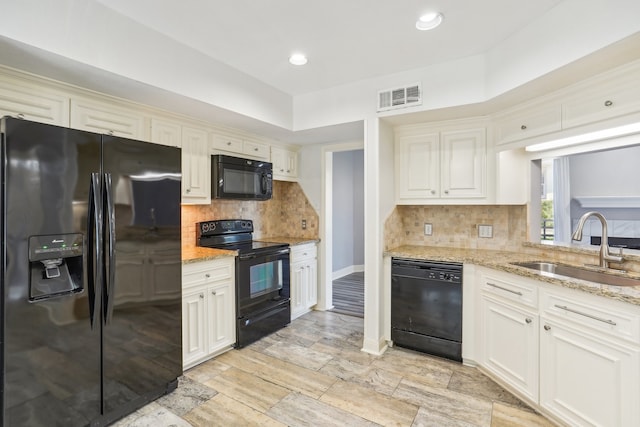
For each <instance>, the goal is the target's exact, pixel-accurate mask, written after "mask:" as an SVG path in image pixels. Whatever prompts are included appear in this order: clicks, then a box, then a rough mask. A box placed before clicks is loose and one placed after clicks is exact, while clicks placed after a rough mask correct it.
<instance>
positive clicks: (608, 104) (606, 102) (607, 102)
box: [604, 99, 613, 107]
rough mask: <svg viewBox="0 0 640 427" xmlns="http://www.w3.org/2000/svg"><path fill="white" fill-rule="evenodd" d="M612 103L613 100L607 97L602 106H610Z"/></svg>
mask: <svg viewBox="0 0 640 427" xmlns="http://www.w3.org/2000/svg"><path fill="white" fill-rule="evenodd" d="M612 105H613V101H611V100H609V99H607V100H606V101H604V106H605V107H611V106H612Z"/></svg>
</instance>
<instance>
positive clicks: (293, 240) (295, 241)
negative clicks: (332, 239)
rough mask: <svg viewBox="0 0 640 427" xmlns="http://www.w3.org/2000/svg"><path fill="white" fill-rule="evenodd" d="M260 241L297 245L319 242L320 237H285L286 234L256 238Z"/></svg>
mask: <svg viewBox="0 0 640 427" xmlns="http://www.w3.org/2000/svg"><path fill="white" fill-rule="evenodd" d="M255 240H256V241H258V242H272V243H288V244H289V246H297V245H304V244H307V243H319V242H320V239H315V238H309V237H285V236H276V237H261V238H259V239H255Z"/></svg>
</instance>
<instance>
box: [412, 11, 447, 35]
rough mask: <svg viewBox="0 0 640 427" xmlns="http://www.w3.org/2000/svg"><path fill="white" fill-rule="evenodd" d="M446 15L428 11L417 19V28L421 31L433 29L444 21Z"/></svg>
mask: <svg viewBox="0 0 640 427" xmlns="http://www.w3.org/2000/svg"><path fill="white" fill-rule="evenodd" d="M443 19H444V15H443V14H441V13H440V12H433V13H427V14H425V15H422V16H421V17H420V19H418V20H417V21H416V28H417V29H419V30H420V31H426V30H433V29H434V28H436V27H437V26H438V25H440V24H441V23H442V20H443Z"/></svg>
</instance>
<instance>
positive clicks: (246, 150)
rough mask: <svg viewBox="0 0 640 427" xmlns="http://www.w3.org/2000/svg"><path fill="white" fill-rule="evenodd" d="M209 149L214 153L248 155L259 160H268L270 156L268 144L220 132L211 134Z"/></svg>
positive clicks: (237, 155) (236, 155)
mask: <svg viewBox="0 0 640 427" xmlns="http://www.w3.org/2000/svg"><path fill="white" fill-rule="evenodd" d="M211 150H212V153H214V154H227V155H229V156H235V157H249V158H252V159H259V160H269V159H270V157H271V155H270V154H271V153H270V150H269V144H266V143H262V142H259V141H255V140H248V139H246V138H242V137H238V136H231V135H226V134H222V133H214V134H213V139H212V142H211Z"/></svg>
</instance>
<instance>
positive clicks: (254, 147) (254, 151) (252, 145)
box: [242, 141, 269, 160]
mask: <svg viewBox="0 0 640 427" xmlns="http://www.w3.org/2000/svg"><path fill="white" fill-rule="evenodd" d="M242 152H243V154H244V155H246V156H249V157H254V158H257V159H265V160H267V159H269V146H268V145H267V144H262V143H260V142H255V141H244V142H243V144H242Z"/></svg>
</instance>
